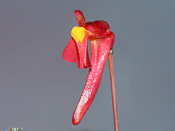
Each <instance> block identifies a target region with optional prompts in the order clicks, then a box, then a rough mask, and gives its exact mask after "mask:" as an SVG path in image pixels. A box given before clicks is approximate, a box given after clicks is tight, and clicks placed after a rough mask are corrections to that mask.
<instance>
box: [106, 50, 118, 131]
mask: <svg viewBox="0 0 175 131" xmlns="http://www.w3.org/2000/svg"><path fill="white" fill-rule="evenodd" d="M112 54H113V51H112V49H111V50H110V52H109V55H108V62H109V71H110V79H111V94H112V105H113V117H114V129H115V131H119V122H118V112H117V97H116V89H115V78H114V66H113V56H112Z"/></svg>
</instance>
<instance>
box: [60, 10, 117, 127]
mask: <svg viewBox="0 0 175 131" xmlns="http://www.w3.org/2000/svg"><path fill="white" fill-rule="evenodd" d="M74 15H75V17H76V20H77V22H78V24H79V26H80V27H77V26H75V27H73V29H72V31H71V36H72V37H71V39H70V41H69V42H68V45H67V46H66V48H65V49H64V51H63V58H64V60H65V61H67V62H73V63H77V66H78V67H79V68H80V69H85V68H88V67H90V69H89V74H88V77H87V80H86V84H85V87H84V90H83V92H82V94H81V97H80V99H79V102H78V104H77V107H76V109H75V111H74V113H73V119H72V122H73V124H74V125H77V124H79V123H80V121H81V120H82V118H83V116H84V114H85V113H86V111H87V110H88V108H89V107H90V105H91V103H92V101H93V99H94V97H95V95H96V93H97V90H98V87H99V85H100V81H101V78H102V74H103V70H104V67H105V63H106V60H107V58H108V54H109V52H110V50H112V47H113V44H114V40H115V36H114V34H113V32H111V31H110V27H109V25H108V23H107V22H105V21H102V20H97V21H91V22H87V23H86V22H85V18H84V16H83V13H82V12H81V11H79V10H75V11H74ZM88 40H90V44H91V60H89V54H88Z"/></svg>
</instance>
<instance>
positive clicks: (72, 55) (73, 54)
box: [63, 38, 78, 63]
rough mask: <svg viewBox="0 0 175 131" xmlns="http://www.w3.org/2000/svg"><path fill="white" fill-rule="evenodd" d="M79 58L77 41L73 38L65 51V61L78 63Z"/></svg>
mask: <svg viewBox="0 0 175 131" xmlns="http://www.w3.org/2000/svg"><path fill="white" fill-rule="evenodd" d="M77 58H78V53H77V48H76V44H75V41H74V40H73V39H72V38H71V39H70V41H69V43H68V44H67V46H66V48H65V49H64V51H63V59H64V60H65V61H67V62H72V63H76V62H77Z"/></svg>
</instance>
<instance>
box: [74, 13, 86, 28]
mask: <svg viewBox="0 0 175 131" xmlns="http://www.w3.org/2000/svg"><path fill="white" fill-rule="evenodd" d="M74 15H75V18H76V19H77V22H78V24H79V26H81V27H85V23H86V21H85V18H84V15H83V13H82V12H81V11H80V10H75V11H74Z"/></svg>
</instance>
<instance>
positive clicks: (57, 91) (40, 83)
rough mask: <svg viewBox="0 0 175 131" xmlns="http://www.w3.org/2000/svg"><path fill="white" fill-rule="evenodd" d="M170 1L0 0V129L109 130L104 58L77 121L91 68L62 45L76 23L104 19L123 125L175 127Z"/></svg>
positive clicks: (151, 130) (174, 12)
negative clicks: (80, 17) (79, 18)
mask: <svg viewBox="0 0 175 131" xmlns="http://www.w3.org/2000/svg"><path fill="white" fill-rule="evenodd" d="M174 5H175V1H174V0H132V1H131V0H115V1H110V0H108V1H106V0H104V1H103V0H99V1H98V0H96V1H94V0H93V1H91V0H87V1H80V0H76V1H71V0H67V1H66V0H64V1H62V2H61V1H60V0H30V1H27V0H15V1H7V0H1V1H0V131H5V130H6V129H8V127H12V126H14V127H20V128H24V131H113V113H112V102H111V89H110V78H109V69H108V63H106V67H105V70H104V73H103V77H102V81H101V84H100V87H99V90H98V92H97V95H96V97H95V99H94V102H93V103H92V105H91V107H90V109H89V110H88V112H87V113H86V115H85V116H84V119H83V120H82V122H81V123H80V124H79V125H77V126H74V125H73V124H72V114H73V111H74V109H75V107H76V104H77V102H78V100H79V97H80V95H81V92H82V90H83V88H84V84H85V81H86V78H87V74H88V69H86V70H81V69H78V68H77V66H76V64H72V63H67V62H66V61H64V60H63V58H62V51H63V50H64V48H65V47H66V45H67V43H68V41H69V39H70V38H71V36H70V32H71V29H72V27H73V26H77V25H78V23H77V22H76V19H75V17H74V10H75V9H79V10H82V12H83V13H84V15H85V18H86V20H87V21H92V20H105V21H107V22H108V23H109V25H110V27H111V30H112V31H113V32H114V33H115V35H116V41H115V45H114V55H113V56H114V68H115V69H114V71H115V79H116V88H117V91H116V93H117V100H118V113H119V127H120V131H174V130H175V123H174V122H175V8H174Z"/></svg>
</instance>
